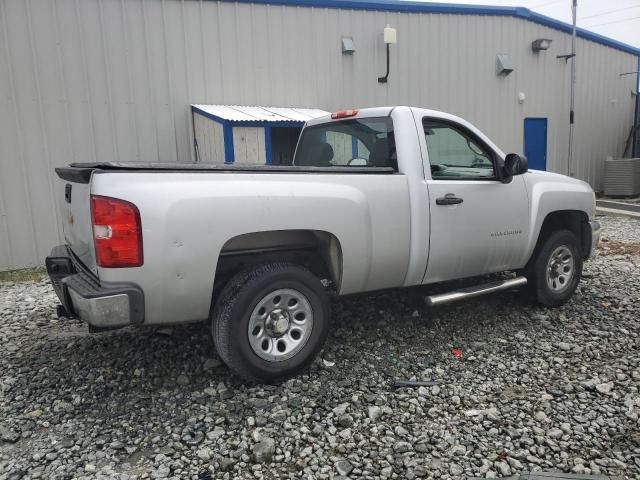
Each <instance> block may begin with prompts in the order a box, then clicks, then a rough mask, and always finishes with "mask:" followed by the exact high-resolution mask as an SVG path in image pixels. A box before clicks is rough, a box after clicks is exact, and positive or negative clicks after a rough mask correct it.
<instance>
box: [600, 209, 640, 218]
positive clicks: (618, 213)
mask: <svg viewBox="0 0 640 480" xmlns="http://www.w3.org/2000/svg"><path fill="white" fill-rule="evenodd" d="M596 214H597V215H608V216H611V217H627V218H636V219H638V220H640V213H638V212H630V211H629V210H620V209H617V208H605V207H596Z"/></svg>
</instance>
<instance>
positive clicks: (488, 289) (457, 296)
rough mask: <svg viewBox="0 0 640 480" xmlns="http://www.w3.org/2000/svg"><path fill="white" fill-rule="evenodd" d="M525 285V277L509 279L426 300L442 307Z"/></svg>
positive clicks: (430, 297) (462, 289)
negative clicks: (446, 304)
mask: <svg viewBox="0 0 640 480" xmlns="http://www.w3.org/2000/svg"><path fill="white" fill-rule="evenodd" d="M526 284H527V279H526V278H525V277H515V278H509V279H507V280H497V281H495V282H489V283H483V284H482V285H474V286H473V287H467V288H461V289H460V290H454V291H453V292H449V293H440V294H438V295H430V296H428V297H427V298H426V300H427V305H429V306H430V307H435V306H436V305H444V304H445V303H451V302H456V301H458V300H465V299H467V298H473V297H479V296H480V295H486V294H487V293H494V292H500V291H502V290H509V289H511V288H515V287H520V286H522V285H526Z"/></svg>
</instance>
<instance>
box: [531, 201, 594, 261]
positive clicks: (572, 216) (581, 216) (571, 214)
mask: <svg viewBox="0 0 640 480" xmlns="http://www.w3.org/2000/svg"><path fill="white" fill-rule="evenodd" d="M558 230H569V231H570V232H572V233H573V234H574V235H575V236H576V238H577V239H578V241H579V242H580V251H581V253H582V256H583V258H587V256H588V255H589V249H590V245H591V229H590V227H589V216H588V215H587V213H586V212H584V211H582V210H555V211H552V212H548V213H547V214H546V216H545V217H544V220H543V221H542V222H541V225H540V228H539V230H538V232H537V239H536V242H535V246H534V248H533V250H532V251H531V254H530V255H529V259H528V264H529V263H531V261H532V260H533V259H534V258H535V256H536V253H537V252H538V251H539V249H540V247H541V245H542V244H543V243H544V241H545V240H546V239H547V238H548V237H549V235H551V233H553V232H555V231H558Z"/></svg>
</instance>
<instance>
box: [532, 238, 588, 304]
mask: <svg viewBox="0 0 640 480" xmlns="http://www.w3.org/2000/svg"><path fill="white" fill-rule="evenodd" d="M581 275H582V255H581V252H580V244H579V241H578V239H577V237H576V236H575V234H573V233H572V232H571V231H569V230H558V231H555V232H553V233H551V234H550V235H549V236H548V237H547V238H546V239H545V240H544V241H543V242H542V244H541V245H540V246H539V248H538V249H537V253H536V254H535V256H534V258H533V259H532V260H531V262H530V264H529V266H528V268H527V271H526V276H527V279H528V282H529V290H530V293H531V294H532V295H533V296H534V298H535V299H536V300H537V301H538V302H539V303H541V304H542V305H545V306H548V307H556V306H560V305H563V304H564V303H566V302H567V301H568V300H569V299H570V298H571V296H572V295H573V292H574V291H575V290H576V288H577V286H578V282H579V281H580V276H581Z"/></svg>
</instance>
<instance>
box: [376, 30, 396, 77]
mask: <svg viewBox="0 0 640 480" xmlns="http://www.w3.org/2000/svg"><path fill="white" fill-rule="evenodd" d="M382 39H383V40H384V43H385V46H386V47H387V73H385V74H384V77H378V82H379V83H387V80H388V78H389V45H392V44H395V43H397V42H398V35H397V32H396V29H395V28H392V27H391V25H389V24H388V23H387V26H386V27H384V30H383V31H382Z"/></svg>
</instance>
